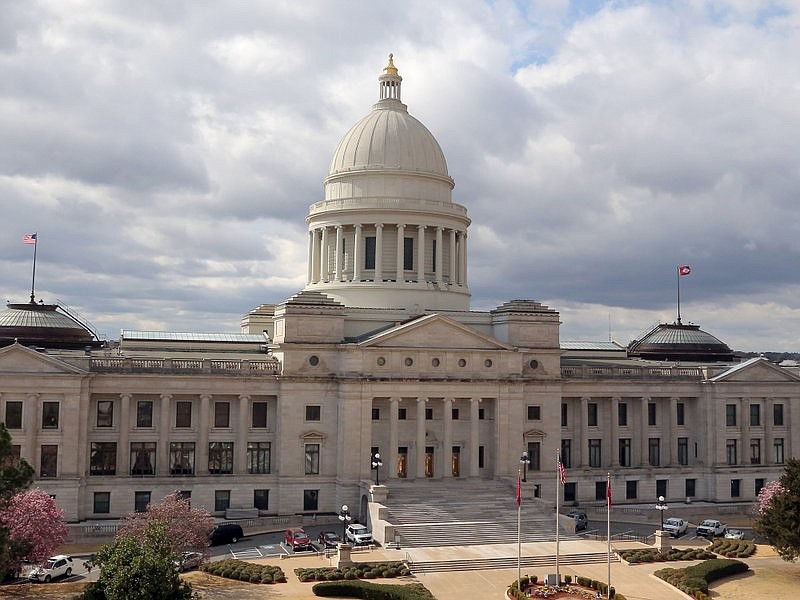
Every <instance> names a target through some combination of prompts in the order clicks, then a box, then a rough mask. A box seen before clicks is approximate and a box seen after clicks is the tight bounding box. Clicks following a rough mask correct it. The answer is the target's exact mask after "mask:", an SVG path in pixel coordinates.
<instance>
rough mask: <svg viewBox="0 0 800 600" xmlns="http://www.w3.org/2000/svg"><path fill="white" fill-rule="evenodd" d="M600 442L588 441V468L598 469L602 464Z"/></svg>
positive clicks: (597, 440)
mask: <svg viewBox="0 0 800 600" xmlns="http://www.w3.org/2000/svg"><path fill="white" fill-rule="evenodd" d="M601 441H602V440H599V439H591V440H589V466H590V467H594V468H597V467H600V466H601V465H602V463H603V455H602V452H601V446H600V444H601Z"/></svg>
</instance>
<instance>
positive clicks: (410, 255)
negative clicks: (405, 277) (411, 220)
mask: <svg viewBox="0 0 800 600" xmlns="http://www.w3.org/2000/svg"><path fill="white" fill-rule="evenodd" d="M413 269H414V238H404V239H403V270H404V271H411V270H413Z"/></svg>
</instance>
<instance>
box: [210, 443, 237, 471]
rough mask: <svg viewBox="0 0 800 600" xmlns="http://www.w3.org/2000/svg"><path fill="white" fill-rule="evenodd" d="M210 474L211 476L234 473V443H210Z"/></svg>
mask: <svg viewBox="0 0 800 600" xmlns="http://www.w3.org/2000/svg"><path fill="white" fill-rule="evenodd" d="M208 472H209V473H210V474H211V475H229V474H231V473H233V442H209V443H208Z"/></svg>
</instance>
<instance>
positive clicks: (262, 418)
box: [253, 402, 267, 429]
mask: <svg viewBox="0 0 800 600" xmlns="http://www.w3.org/2000/svg"><path fill="white" fill-rule="evenodd" d="M266 427H267V403H266V402H253V429H266Z"/></svg>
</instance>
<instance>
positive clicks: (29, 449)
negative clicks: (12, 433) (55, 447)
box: [20, 394, 89, 473]
mask: <svg viewBox="0 0 800 600" xmlns="http://www.w3.org/2000/svg"><path fill="white" fill-rule="evenodd" d="M40 406H41V403H40V402H39V394H28V395H26V396H25V408H24V409H23V411H24V413H25V443H24V444H23V445H22V448H20V454H21V456H22V457H23V458H24V459H25V460H27V461H28V462H29V463H30V464H31V466H32V467H33V469H34V471H35V472H36V473H38V472H39V467H40V465H39V464H36V442H37V439H38V437H39V423H40V421H39V419H41V417H40V416H39V412H40V408H39V407H40ZM88 451H89V449H88V448H80V449H79V452H88Z"/></svg>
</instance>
